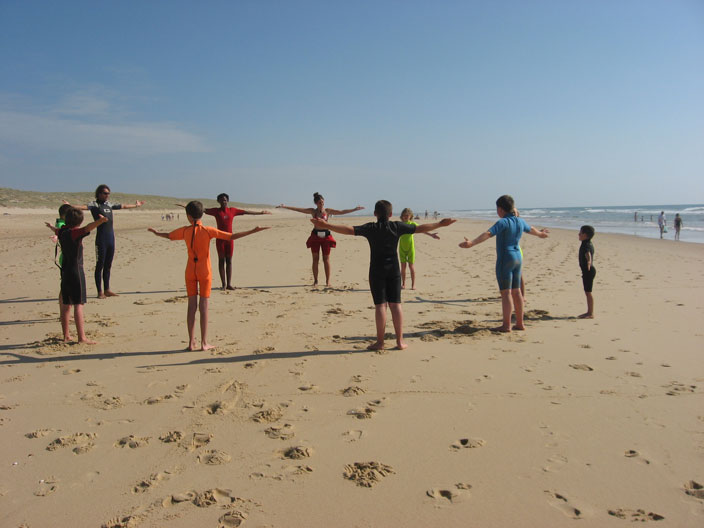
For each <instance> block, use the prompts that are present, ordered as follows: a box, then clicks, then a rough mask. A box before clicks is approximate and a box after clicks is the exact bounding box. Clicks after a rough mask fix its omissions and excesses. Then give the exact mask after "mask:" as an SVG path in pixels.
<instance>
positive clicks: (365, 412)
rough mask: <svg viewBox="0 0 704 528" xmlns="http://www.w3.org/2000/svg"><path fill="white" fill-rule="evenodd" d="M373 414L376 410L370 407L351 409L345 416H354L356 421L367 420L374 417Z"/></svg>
mask: <svg viewBox="0 0 704 528" xmlns="http://www.w3.org/2000/svg"><path fill="white" fill-rule="evenodd" d="M374 413H376V410H375V409H373V408H372V407H364V408H362V409H351V410H349V411H347V414H348V415H349V416H354V417H355V418H357V419H358V420H368V419H369V418H371V417H372V416H373V415H374Z"/></svg>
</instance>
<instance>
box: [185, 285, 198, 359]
mask: <svg viewBox="0 0 704 528" xmlns="http://www.w3.org/2000/svg"><path fill="white" fill-rule="evenodd" d="M197 309H198V296H197V295H189V296H188V311H187V312H186V326H187V327H188V348H187V349H186V350H195V349H196V338H195V335H194V334H195V331H196V310H197Z"/></svg>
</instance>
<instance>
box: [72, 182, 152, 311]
mask: <svg viewBox="0 0 704 528" xmlns="http://www.w3.org/2000/svg"><path fill="white" fill-rule="evenodd" d="M109 197H110V187H108V186H107V185H105V184H101V185H98V188H97V189H95V200H94V201H92V202H90V203H89V204H88V205H74V206H73V207H75V208H76V209H81V210H83V211H90V213H91V214H92V215H93V218H94V219H95V220H97V219H98V218H99V217H100V216H104V217H105V218H107V222H105V223H103V224H102V225H100V226H99V227H98V231H97V233H96V237H95V255H96V261H95V286H96V287H97V289H98V299H105V298H106V297H115V296H117V294H116V293H114V292H113V291H112V290H111V289H110V271H111V269H112V259H113V257H114V256H115V231H114V229H113V225H112V212H113V211H117V210H118V209H134V208H136V207H141V206H142V205H144V202H143V201H142V200H137V201H136V202H135V203H133V204H119V203H112V202H110V201H108V198H109ZM64 203H68V202H66V201H64ZM103 285H104V286H105V288H104V289H103Z"/></svg>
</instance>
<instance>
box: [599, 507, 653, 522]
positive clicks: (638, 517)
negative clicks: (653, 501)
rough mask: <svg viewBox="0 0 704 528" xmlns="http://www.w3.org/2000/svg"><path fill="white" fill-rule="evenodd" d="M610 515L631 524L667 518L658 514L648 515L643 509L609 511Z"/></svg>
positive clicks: (650, 513) (651, 513)
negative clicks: (626, 520) (628, 521)
mask: <svg viewBox="0 0 704 528" xmlns="http://www.w3.org/2000/svg"><path fill="white" fill-rule="evenodd" d="M609 515H613V516H614V517H616V518H618V519H628V520H630V521H631V522H646V521H662V520H663V519H664V518H665V517H663V516H662V515H659V514H657V513H653V512H649V513H646V512H645V510H641V509H638V510H627V509H624V508H617V509H615V510H609Z"/></svg>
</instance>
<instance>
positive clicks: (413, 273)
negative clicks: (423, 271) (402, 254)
mask: <svg viewBox="0 0 704 528" xmlns="http://www.w3.org/2000/svg"><path fill="white" fill-rule="evenodd" d="M408 269H410V270H411V289H412V290H415V289H416V266H415V264H411V263H410V262H409V263H408Z"/></svg>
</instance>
